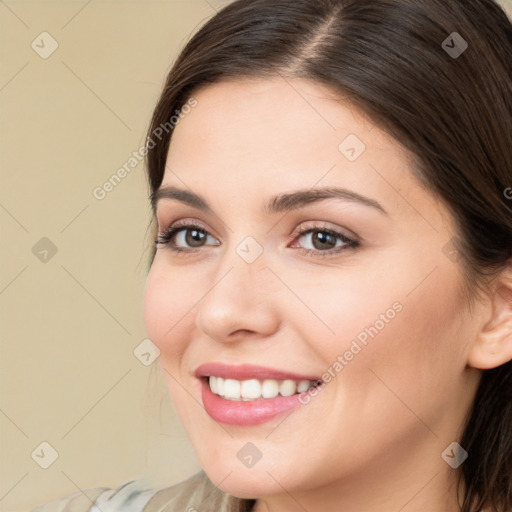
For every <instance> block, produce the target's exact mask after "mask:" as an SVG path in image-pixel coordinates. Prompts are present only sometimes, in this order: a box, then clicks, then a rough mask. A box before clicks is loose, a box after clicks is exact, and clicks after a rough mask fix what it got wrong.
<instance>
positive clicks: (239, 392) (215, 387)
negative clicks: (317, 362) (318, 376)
mask: <svg viewBox="0 0 512 512" xmlns="http://www.w3.org/2000/svg"><path fill="white" fill-rule="evenodd" d="M208 383H209V386H210V390H211V391H212V392H213V393H215V394H216V395H219V396H221V397H222V398H224V399H226V400H238V401H249V400H260V399H265V398H275V397H276V396H278V395H280V396H292V395H295V394H296V393H303V392H304V391H307V390H308V389H309V388H311V387H314V385H315V382H314V381H311V380H298V381H296V380H292V379H286V380H281V381H278V380H275V379H265V380H258V379H249V380H242V381H240V380H235V379H223V378H222V377H215V376H213V375H212V376H210V377H209V379H208Z"/></svg>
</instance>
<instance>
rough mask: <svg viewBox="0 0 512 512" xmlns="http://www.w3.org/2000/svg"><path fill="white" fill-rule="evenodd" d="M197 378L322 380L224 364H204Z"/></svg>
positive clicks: (259, 368)
mask: <svg viewBox="0 0 512 512" xmlns="http://www.w3.org/2000/svg"><path fill="white" fill-rule="evenodd" d="M194 374H195V376H196V377H209V376H210V375H214V376H215V377H222V378H224V379H236V380H249V379H259V380H263V379H275V380H285V379H292V380H312V381H313V382H314V381H317V380H320V378H319V377H316V376H312V375H299V374H298V373H290V372H284V371H281V370H273V369H272V368H265V367H263V366H254V365H251V364H240V365H230V364H224V363H206V364H202V365H201V366H199V367H198V368H196V371H195V372H194Z"/></svg>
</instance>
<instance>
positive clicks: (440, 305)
mask: <svg viewBox="0 0 512 512" xmlns="http://www.w3.org/2000/svg"><path fill="white" fill-rule="evenodd" d="M194 97H195V99H196V100H197V105H196V106H195V107H194V108H193V109H192V110H191V112H190V113H188V114H187V115H186V116H184V118H183V119H181V120H180V122H179V124H178V125H177V126H176V128H175V132H174V135H173V138H172V141H171V145H170V149H169V153H168V158H167V164H166V169H165V175H164V178H163V183H162V187H161V189H160V191H161V194H160V196H161V197H160V199H159V200H158V202H157V209H156V216H157V221H158V227H159V231H160V232H161V233H162V234H161V235H160V236H159V242H160V243H159V244H158V245H157V252H156V256H155V259H154V262H153V264H152V267H151V269H150V272H149V275H148V278H147V282H146V290H145V311H144V315H145V323H146V329H147V332H148V335H149V337H150V338H151V340H152V341H153V342H154V343H155V344H156V345H157V347H158V348H159V349H160V351H161V353H160V357H159V359H158V360H159V364H160V366H161V368H162V371H163V375H164V377H165V379H166V382H167V385H168V388H169V392H170V394H171V397H172V399H173V402H174V404H175V406H176V409H177V411H178V413H179V416H180V418H181V420H182V422H183V424H184V427H185V429H186V431H187V433H188V435H189V437H190V440H191V442H192V444H193V446H194V448H195V450H196V453H197V455H198V458H199V460H200V463H201V465H202V467H203V468H204V470H205V471H206V473H207V474H208V476H209V477H210V479H211V480H212V481H213V482H215V483H218V482H222V483H221V484H220V488H221V489H223V490H225V491H228V492H231V493H232V494H235V495H237V496H240V497H258V496H264V495H270V494H273V493H280V492H282V489H283V488H285V489H287V490H288V491H289V492H292V491H294V490H297V491H298V490H300V491H301V492H303V491H305V490H308V489H315V488H316V489H318V488H321V487H323V488H324V489H327V488H328V487H329V486H334V485H336V486H337V488H338V489H340V488H341V487H340V485H341V484H340V482H343V486H345V488H347V489H348V487H347V486H348V485H349V483H350V485H352V487H351V489H353V488H354V487H353V486H356V485H357V486H359V487H361V486H364V485H365V483H364V482H365V481H368V479H369V477H370V476H371V477H372V478H376V477H378V478H380V479H381V480H380V481H382V482H384V481H385V480H384V479H386V478H390V479H391V478H397V477H399V478H404V479H405V478H408V477H409V475H410V474H411V469H412V470H413V471H414V472H416V473H422V472H423V473H428V471H430V469H431V468H434V467H435V468H446V469H442V470H443V471H447V470H450V468H449V467H448V465H447V464H446V463H445V462H444V461H443V460H442V459H441V456H440V455H441V452H442V451H443V450H444V449H445V448H446V447H447V446H448V445H449V444H450V443H451V442H452V441H454V440H455V439H457V437H456V436H457V435H458V433H459V431H460V426H461V423H462V421H463V418H464V415H465V413H466V411H467V409H468V407H469V405H470V403H471V400H472V398H473V393H474V390H475V389H476V380H475V378H474V377H475V375H474V374H473V373H472V369H470V368H468V367H467V356H468V350H469V346H468V343H469V341H470V339H471V335H472V333H473V332H474V330H475V325H474V320H472V319H471V316H470V315H469V312H468V310H467V307H466V306H465V303H464V301H463V294H462V292H461V284H462V274H461V272H460V263H458V262H457V261H455V260H456V258H454V257H453V254H452V253H450V251H449V248H450V243H449V242H450V240H451V239H452V237H454V236H455V235H456V231H455V226H454V222H453V219H452V217H451V216H450V214H449V212H448V210H447V208H446V207H445V206H444V205H443V204H441V203H440V202H438V201H437V200H436V199H435V198H434V196H433V195H432V194H431V193H430V192H429V191H428V190H426V189H425V188H423V187H422V186H421V184H420V183H419V181H417V179H416V178H415V177H414V176H413V173H412V171H411V163H410V159H409V155H408V153H407V152H406V151H405V149H404V148H403V147H402V146H401V145H400V144H399V143H398V142H396V141H395V140H393V139H392V138H391V137H389V136H388V135H386V134H385V133H384V132H382V131H381V130H380V129H379V128H378V127H377V126H376V125H374V124H373V123H372V122H371V121H370V120H369V119H368V118H366V117H365V116H364V114H363V112H361V111H360V110H358V109H357V108H355V107H354V106H353V105H351V104H350V103H347V102H346V101H343V100H340V99H339V98H338V99H337V98H336V97H335V96H334V94H333V93H331V92H330V91H329V90H328V89H326V88H324V87H322V86H320V85H317V84H313V83H310V82H307V81H303V80H299V79H296V80H290V81H284V80H282V79H280V78H279V79H275V80H274V79H273V80H261V81H236V82H229V83H228V82H225V83H220V84H215V85H210V86H208V87H206V88H203V89H201V90H199V91H198V92H197V93H196V94H194ZM335 189H336V190H337V191H338V192H337V193H335ZM164 190H165V191H164ZM177 190H181V191H184V192H185V193H186V194H185V193H177V192H176V191H177ZM299 192H300V193H299ZM195 196H200V197H199V199H200V200H201V201H198V200H197V199H198V198H197V197H195ZM191 198H193V199H195V200H192V199H191ZM183 226H188V227H183ZM172 228H176V229H177V231H175V232H174V233H172V232H171V233H170V232H169V230H170V229H172ZM165 233H167V234H168V235H170V236H167V237H165ZM447 244H448V245H447ZM209 376H213V377H217V378H215V379H211V380H212V386H213V390H214V391H215V392H212V391H211V390H210V388H209V385H208V383H207V382H208V380H209V379H208V377H209ZM317 380H318V381H321V383H320V384H318V382H316V384H315V381H317ZM246 381H248V382H249V383H247V382H246ZM297 387H298V391H300V392H301V394H299V393H298V391H297ZM306 388H308V391H304V390H305V389H306ZM240 393H242V395H240ZM277 393H278V395H277V396H275V395H276V394H277ZM305 461H307V463H305ZM432 474H433V472H432ZM432 474H430V475H429V477H431V476H432ZM374 481H375V480H373V482H374Z"/></svg>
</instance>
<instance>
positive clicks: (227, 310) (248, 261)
mask: <svg viewBox="0 0 512 512" xmlns="http://www.w3.org/2000/svg"><path fill="white" fill-rule="evenodd" d="M219 261H220V263H219V265H218V267H217V269H216V271H215V272H212V274H213V277H212V280H211V283H209V286H208V290H207V292H206V293H205V295H204V297H203V299H202V300H201V301H200V302H199V304H198V310H197V313H196V324H197V326H198V328H200V329H201V330H203V331H204V332H206V333H207V334H208V336H210V337H211V338H215V339H217V340H227V339H228V338H229V337H230V335H231V334H232V333H234V332H235V331H239V330H244V331H254V332H257V333H259V334H266V335H268V334H269V333H270V332H271V331H272V330H273V329H274V328H275V327H276V323H277V311H278V309H277V308H276V307H275V302H274V301H273V300H272V297H275V293H273V292H272V290H273V288H272V287H273V286H275V284H276V283H274V285H273V284H272V281H273V280H272V277H273V276H272V275H271V274H272V273H271V272H270V271H269V270H268V269H267V268H266V266H267V259H266V257H265V252H264V250H263V247H262V246H261V245H260V244H259V243H258V242H257V241H256V240H255V239H254V238H253V237H245V238H244V239H242V241H241V242H239V243H238V244H237V245H234V246H233V247H232V248H230V249H228V250H227V251H226V253H225V254H223V255H222V257H221V259H220V260H219ZM274 281H275V279H274Z"/></svg>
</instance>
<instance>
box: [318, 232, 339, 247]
mask: <svg viewBox="0 0 512 512" xmlns="http://www.w3.org/2000/svg"><path fill="white" fill-rule="evenodd" d="M315 235H316V236H315ZM315 235H314V236H313V245H315V247H317V245H316V243H315V242H316V241H317V240H318V239H320V247H319V248H320V249H325V244H327V245H329V243H334V245H336V240H335V239H334V236H333V235H331V234H329V233H325V232H322V231H317V232H316V233H315ZM317 248H318V247H317Z"/></svg>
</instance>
